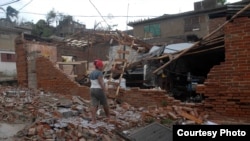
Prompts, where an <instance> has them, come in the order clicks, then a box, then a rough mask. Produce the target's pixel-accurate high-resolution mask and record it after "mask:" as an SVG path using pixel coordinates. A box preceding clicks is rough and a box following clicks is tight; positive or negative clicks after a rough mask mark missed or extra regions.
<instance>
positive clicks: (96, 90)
mask: <svg viewBox="0 0 250 141" xmlns="http://www.w3.org/2000/svg"><path fill="white" fill-rule="evenodd" d="M94 66H95V70H94V71H92V72H91V73H90V75H89V78H90V82H91V85H90V97H91V114H92V123H93V124H95V123H96V112H97V108H98V105H99V104H100V105H102V106H103V110H104V112H105V114H106V117H107V118H108V119H109V117H110V114H109V106H108V102H107V97H106V92H107V88H105V83H104V78H103V72H102V70H103V66H104V65H103V62H102V61H101V60H95V61H94Z"/></svg>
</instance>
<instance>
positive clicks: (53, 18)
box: [46, 9, 57, 25]
mask: <svg viewBox="0 0 250 141" xmlns="http://www.w3.org/2000/svg"><path fill="white" fill-rule="evenodd" d="M56 18H57V14H56V12H55V10H54V9H52V10H51V11H49V13H47V15H46V22H47V24H48V25H51V24H53V23H54V22H55V21H56Z"/></svg>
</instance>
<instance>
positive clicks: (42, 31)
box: [31, 20, 55, 37]
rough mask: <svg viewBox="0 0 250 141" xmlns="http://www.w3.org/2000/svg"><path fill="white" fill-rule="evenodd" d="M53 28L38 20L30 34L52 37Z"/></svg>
mask: <svg viewBox="0 0 250 141" xmlns="http://www.w3.org/2000/svg"><path fill="white" fill-rule="evenodd" d="M54 32H55V28H54V27H53V26H50V25H48V24H47V22H46V21H45V20H39V21H38V22H37V23H36V24H35V25H34V26H33V29H32V32H31V33H32V34H33V35H36V36H39V37H49V36H51V35H53V34H54Z"/></svg>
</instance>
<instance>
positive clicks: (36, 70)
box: [2, 2, 250, 140]
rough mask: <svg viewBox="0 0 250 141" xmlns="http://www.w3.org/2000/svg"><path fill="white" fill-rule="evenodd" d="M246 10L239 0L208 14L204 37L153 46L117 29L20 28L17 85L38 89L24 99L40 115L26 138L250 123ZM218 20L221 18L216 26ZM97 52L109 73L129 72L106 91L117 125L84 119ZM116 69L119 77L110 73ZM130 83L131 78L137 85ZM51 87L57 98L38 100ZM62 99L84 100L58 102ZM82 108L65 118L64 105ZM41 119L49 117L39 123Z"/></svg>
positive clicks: (126, 136)
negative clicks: (57, 31)
mask: <svg viewBox="0 0 250 141" xmlns="http://www.w3.org/2000/svg"><path fill="white" fill-rule="evenodd" d="M249 8H250V5H249V3H244V2H243V3H241V4H239V3H236V4H232V5H226V6H223V7H222V8H221V9H220V10H218V11H215V12H213V13H210V14H208V16H209V21H207V22H208V23H209V27H210V28H209V29H210V30H209V31H207V32H206V33H204V34H200V35H199V36H198V38H199V40H196V41H195V42H191V43H185V44H183V42H182V41H179V40H178V41H176V42H175V43H178V44H174V45H172V44H170V43H174V41H173V42H172V41H169V42H168V43H167V44H165V42H164V43H163V44H161V42H160V41H159V44H154V43H152V44H151V43H146V42H144V41H142V40H139V39H138V38H135V37H131V36H129V35H126V34H125V33H122V32H120V31H116V32H108V33H106V32H97V31H95V32H92V31H89V32H88V31H85V32H80V33H79V34H74V35H72V36H69V37H67V38H59V37H54V38H50V39H43V38H38V37H35V36H31V35H27V34H21V35H20V36H18V38H16V40H15V52H16V55H17V56H16V57H17V62H16V64H17V79H18V84H19V86H20V87H25V88H31V89H35V92H34V93H32V94H33V95H31V92H30V91H28V92H29V93H28V94H29V96H30V97H29V98H31V99H32V98H33V99H32V100H33V101H31V102H29V103H28V104H27V103H25V104H23V105H24V106H27V107H28V108H27V109H29V111H26V114H27V115H28V114H32V115H33V116H34V115H36V116H37V120H36V121H35V122H34V123H33V124H32V125H31V126H29V127H28V128H27V130H28V132H27V133H26V134H24V133H23V132H22V136H25V137H26V138H27V137H28V139H30V138H32V139H34V138H35V139H53V138H55V137H54V136H56V138H57V139H61V138H66V139H75V140H80V139H82V140H84V139H86V138H89V137H93V138H95V139H96V138H97V137H101V138H106V140H108V139H110V138H111V137H112V138H113V139H114V138H116V136H114V133H116V134H119V136H120V137H121V136H122V139H120V138H119V139H117V138H116V139H117V140H135V139H138V140H140V139H141V140H145V138H149V137H146V136H145V135H144V134H143V133H145V132H148V134H147V135H148V136H149V135H152V134H151V133H153V132H154V133H157V131H159V132H160V131H164V132H167V131H166V128H165V127H164V128H162V126H161V125H159V124H155V123H153V124H151V125H149V126H145V124H144V122H145V121H146V123H152V122H154V121H157V122H160V123H162V124H163V123H166V122H168V121H169V119H170V120H173V121H178V122H175V123H172V124H182V123H185V124H205V122H206V121H208V120H211V121H214V122H216V123H218V124H234V123H249V122H250V118H249V117H250V107H249V106H250V99H249V96H248V95H249V93H250V91H249V89H248V87H249V86H250V83H249V82H250V77H249V75H250V74H249V69H250V68H249V62H248V60H250V59H249V57H248V54H249V50H250V49H249V48H250V46H249V43H248V42H249V33H250V30H249V27H248V26H249V23H250V19H249V13H248V12H249ZM191 14H192V13H191ZM187 15H188V14H187ZM205 19H206V18H205ZM206 20H207V19H206ZM214 21H220V24H213V23H214ZM207 26H208V25H207ZM197 35H198V34H197ZM150 38H151V37H150ZM155 43H157V41H156V42H155ZM157 45H161V46H157ZM131 54H132V55H131ZM65 58H66V59H65ZM96 58H100V59H102V60H105V64H106V70H105V72H104V73H105V76H106V75H107V78H114V79H119V80H121V77H124V78H126V87H122V86H120V85H119V84H120V81H119V82H118V85H119V86H118V89H112V88H110V89H109V94H108V97H109V98H110V99H112V100H113V99H115V100H114V101H113V102H112V105H111V109H112V110H111V113H112V116H113V118H114V120H113V121H112V123H111V124H110V125H107V124H106V123H103V122H100V123H99V124H98V125H96V126H95V127H93V126H92V125H88V123H87V120H85V119H87V118H88V116H87V113H88V108H87V106H86V105H87V104H86V103H87V102H86V101H87V100H89V99H90V97H89V87H88V85H87V82H88V79H87V78H88V77H87V75H88V71H90V70H91V69H93V68H92V62H93V60H95V59H96ZM68 59H69V60H70V61H68ZM117 64H118V66H119V65H121V66H123V67H121V68H122V69H120V70H119V67H118V68H116V65H117ZM124 64H125V65H124ZM113 68H115V69H113ZM119 71H121V72H119ZM115 73H117V76H116V77H115V76H112V75H114V74H115ZM110 76H111V77H110ZM134 76H140V77H138V78H137V77H136V78H135V77H134ZM149 78H150V79H149ZM79 80H84V81H83V82H82V81H79ZM135 81H136V82H135ZM130 82H134V83H133V85H130V84H129V83H130ZM136 83H137V84H136ZM159 87H160V88H159ZM6 93H7V94H6V95H8V93H10V92H6ZM50 93H55V94H57V97H56V98H50V97H49V98H47V97H46V98H45V99H46V102H45V103H42V102H40V101H38V100H39V99H40V97H42V96H47V95H49V94H50ZM39 94H42V95H39ZM58 95H60V97H59V96H58ZM197 96H198V97H197ZM61 97H65V98H68V99H70V100H71V99H72V101H74V102H72V103H74V104H75V103H77V104H79V105H74V104H73V106H69V105H70V104H68V103H67V102H66V104H65V103H63V102H57V99H59V98H61ZM76 97H77V98H76ZM21 98H22V97H21ZM25 100H26V99H25ZM28 101H29V99H28ZM49 101H50V102H49ZM4 102H6V103H9V104H8V106H5V107H3V109H4V111H8V110H10V109H11V108H12V109H13V107H15V105H14V106H13V103H11V101H10V102H9V101H4ZM48 103H50V104H49V105H48ZM11 104H12V105H11ZM43 104H44V105H43ZM116 104H117V105H116ZM118 104H121V105H118ZM6 105H7V104H6ZM9 105H10V106H9ZM37 105H38V106H37ZM41 105H42V106H41ZM79 106H80V107H81V106H83V107H84V106H86V107H84V108H83V110H82V111H84V112H83V113H82V114H81V115H80V116H79V117H80V118H79V119H74V120H73V121H71V120H70V121H69V120H68V119H66V121H64V120H65V119H64V118H63V120H61V118H62V117H63V116H66V117H67V116H68V112H69V111H66V112H65V111H60V110H61V109H60V108H62V107H63V108H65V107H66V108H68V109H70V110H76V109H78V107H79ZM41 107H42V108H41ZM19 108H20V107H19ZM68 109H67V110H68ZM18 110H19V109H18ZM63 110H65V109H63ZM48 111H50V112H51V113H49V114H48V113H47V112H48ZM8 112H9V111H8ZM73 113H74V114H76V112H75V111H74V112H73ZM2 117H5V116H2ZM16 117H17V116H16ZM40 117H46V118H48V119H46V120H41V121H39V118H40ZM6 119H11V118H9V117H8V118H6ZM79 121H80V122H79ZM180 122H181V123H180ZM86 125H88V127H86ZM139 126H142V127H145V128H144V129H145V130H147V129H149V130H147V131H145V130H144V132H143V130H140V131H141V132H140V131H139V132H130V130H129V129H131V128H132V127H139ZM155 129H158V130H157V131H156V130H155ZM163 129H164V130H163ZM24 131H26V130H24ZM65 131H67V132H65ZM149 131H150V132H149ZM151 131H152V132H151ZM168 131H169V130H168ZM142 132H143V133H142ZM98 135H102V136H98ZM105 135H108V136H109V137H110V138H109V137H107V136H105ZM143 135H144V136H143ZM154 135H155V134H154ZM157 135H159V134H157ZM162 135H163V134H161V135H159V138H160V136H161V137H163V136H162ZM164 135H165V136H164V137H165V138H164V139H165V140H166V139H167V140H171V139H169V136H170V134H169V133H168V134H167V137H166V134H164ZM60 137H61V138H60ZM143 137H144V138H143ZM107 138H108V139H107ZM151 138H152V137H151ZM154 138H155V136H154Z"/></svg>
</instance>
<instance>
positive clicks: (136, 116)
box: [0, 87, 205, 141]
mask: <svg viewBox="0 0 250 141" xmlns="http://www.w3.org/2000/svg"><path fill="white" fill-rule="evenodd" d="M0 99H1V103H2V104H1V107H0V108H1V112H0V118H1V119H0V120H1V121H3V122H6V123H29V124H28V126H26V127H25V128H24V129H23V130H21V131H19V132H18V133H17V134H16V135H15V138H16V140H62V141H63V140H80V141H85V140H91V139H92V140H103V141H109V140H116V141H120V140H121V141H122V140H126V138H125V137H123V136H121V134H118V132H119V133H122V132H123V131H128V130H130V129H133V128H134V129H135V128H139V127H140V128H141V127H143V126H146V125H147V124H149V123H152V122H159V123H161V124H163V125H166V126H169V127H171V125H173V124H183V123H184V124H202V123H203V122H204V120H205V118H204V117H205V115H204V114H200V113H198V112H197V110H195V109H191V108H187V107H181V106H174V105H173V106H169V105H168V106H165V107H157V106H149V107H140V108H135V107H133V106H131V105H129V104H128V103H126V102H123V103H122V104H117V103H115V102H114V101H113V100H110V99H109V106H110V114H111V119H110V120H109V121H107V119H106V118H105V114H104V111H103V110H102V107H99V109H98V111H97V115H98V117H97V118H98V120H97V123H96V124H91V123H90V119H91V118H90V117H91V115H90V107H89V101H88V100H85V99H82V98H81V97H78V96H72V98H71V99H69V98H66V97H63V96H61V95H59V94H54V93H50V92H45V91H43V90H31V89H27V88H14V87H0ZM201 115H202V116H201ZM180 121H181V122H180Z"/></svg>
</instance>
